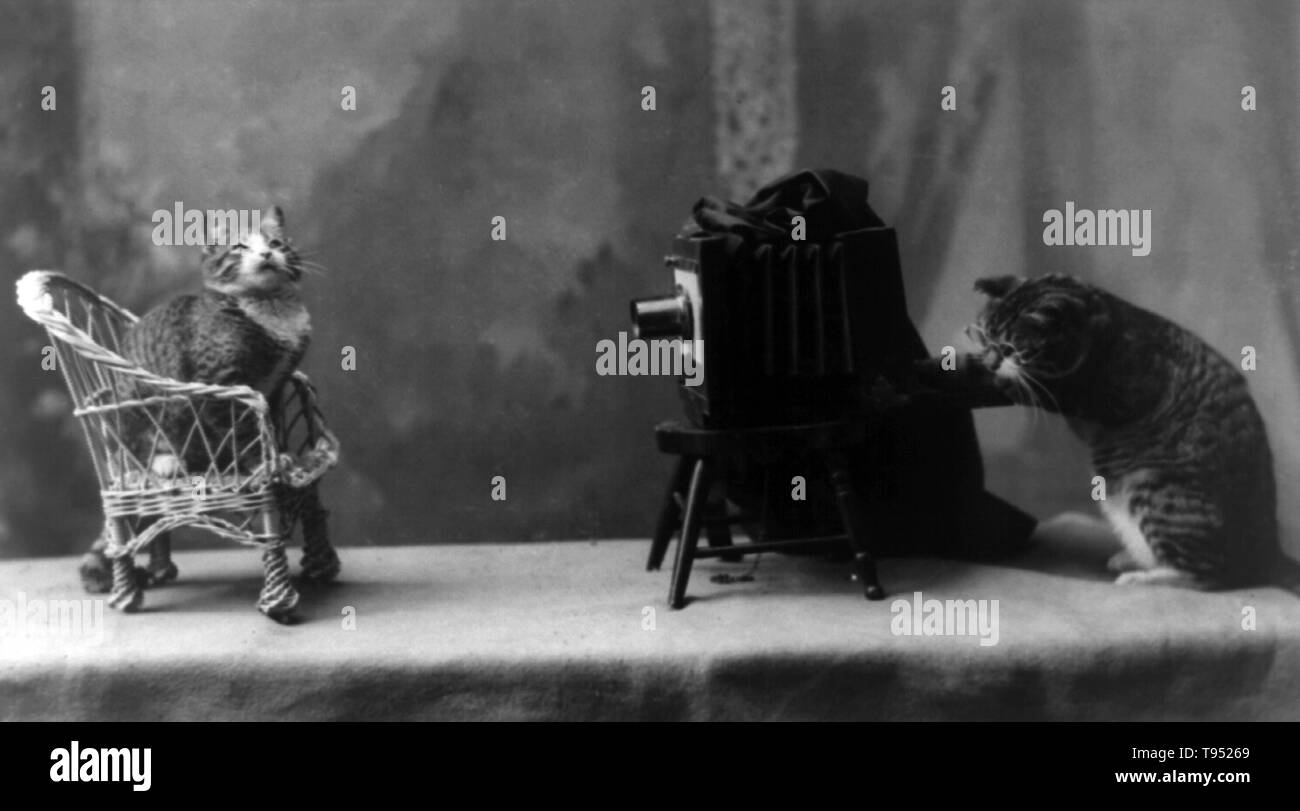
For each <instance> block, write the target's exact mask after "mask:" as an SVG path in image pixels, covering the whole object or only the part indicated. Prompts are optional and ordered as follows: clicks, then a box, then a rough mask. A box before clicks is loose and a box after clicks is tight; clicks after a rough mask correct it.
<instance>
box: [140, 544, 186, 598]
mask: <svg viewBox="0 0 1300 811" xmlns="http://www.w3.org/2000/svg"><path fill="white" fill-rule="evenodd" d="M145 573H146V575H147V576H148V581H149V585H150V586H162V585H165V584H167V583H170V582H172V581H173V580H175V579H176V578H177V576H178V575H179V574H180V570H179V569H177V568H176V564H175V563H173V562H172V534H171V533H170V532H164V533H162V534H161V535H159V536H158V537H157V538H154V540H153V543H151V544H149V563H148V565H147V566H146V568H145Z"/></svg>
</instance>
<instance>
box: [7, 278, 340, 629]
mask: <svg viewBox="0 0 1300 811" xmlns="http://www.w3.org/2000/svg"><path fill="white" fill-rule="evenodd" d="M17 290H18V304H19V306H20V307H22V309H23V311H24V312H25V313H26V314H27V315H28V317H30V318H31V319H32V320H34V321H36V322H37V323H39V324H40V325H41V326H43V327H44V328H45V329H46V331H47V332H48V334H49V336H50V338H51V340H52V343H53V346H54V348H55V354H56V358H57V364H58V368H59V370H60V371H61V372H62V373H63V377H64V379H65V380H66V381H67V384H68V391H69V393H70V394H71V396H72V402H73V414H74V415H75V416H76V417H77V419H78V420H79V422H80V423H81V426H82V428H83V429H84V431H85V435H86V441H87V445H88V447H89V448H90V455H91V459H92V461H93V464H94V468H95V475H96V476H97V477H98V479H99V487H100V496H101V499H102V501H103V506H104V516H105V520H106V523H107V526H106V533H105V534H106V538H107V554H108V556H109V557H110V558H112V559H113V561H114V570H113V596H112V598H111V600H110V602H111V604H112V605H114V607H116V608H121V609H123V610H132V609H134V608H136V607H138V606H139V605H140V604H141V599H142V597H141V595H140V591H139V590H140V584H139V583H138V582H137V580H138V578H137V577H136V576H135V575H134V571H135V570H134V567H133V563H132V559H133V556H134V555H135V554H136V553H138V552H141V551H143V550H145V549H146V548H148V547H149V546H150V545H151V544H152V543H154V541H155V540H156V539H158V538H160V537H164V536H165V533H167V532H169V531H170V530H172V529H175V528H177V527H181V526H186V525H189V526H196V527H201V528H203V529H206V530H209V531H211V532H214V533H216V534H218V535H221V536H223V537H225V538H228V539H230V540H233V541H237V542H240V543H245V544H249V545H252V546H256V547H259V548H261V549H262V550H263V551H262V558H263V562H264V564H265V568H266V585H265V587H264V588H263V592H262V595H261V597H260V598H259V601H258V607H259V608H260V609H261V610H262V611H263V612H264V613H267V614H268V615H271V616H273V617H275V618H277V619H282V618H284V617H286V616H287V615H288V614H289V613H290V612H291V611H292V609H293V607H294V605H296V604H297V600H298V596H297V593H296V591H294V589H293V585H292V583H291V582H290V580H289V574H288V563H287V560H286V557H285V550H284V542H285V539H286V538H287V537H288V535H289V534H291V533H292V531H293V529H294V527H295V525H296V524H298V523H299V521H300V520H301V522H302V524H303V528H304V536H305V545H306V551H305V554H304V561H303V562H304V569H305V572H304V574H305V576H306V577H308V578H309V579H317V580H327V579H331V578H332V577H333V576H334V575H335V574H337V572H338V557H337V555H336V554H335V553H334V550H333V548H332V547H331V546H330V545H329V542H328V540H326V539H325V515H326V512H325V510H324V508H323V507H321V506H320V504H319V498H318V495H317V487H316V483H317V481H318V480H319V479H320V477H321V476H322V475H324V473H325V471H327V470H328V469H330V468H331V467H333V466H334V465H335V464H337V462H338V454H339V444H338V440H337V439H336V438H335V436H334V435H333V434H332V433H330V431H329V430H328V429H327V428H326V427H325V421H324V418H323V416H322V414H321V412H320V409H319V408H318V407H317V404H316V392H315V389H314V388H313V386H312V385H311V382H310V381H309V380H308V379H307V376H306V375H304V374H302V373H301V372H295V373H294V375H293V377H292V379H291V382H290V385H289V386H288V387H287V390H286V392H285V394H284V396H283V397H282V398H281V402H279V403H274V404H271V403H268V402H267V400H266V398H264V397H263V396H262V395H261V394H260V393H259V392H257V391H255V390H254V389H251V388H249V387H247V386H218V385H210V384H206V383H193V382H191V383H185V382H181V381H178V380H173V379H171V378H166V377H160V376H158V375H155V374H152V373H150V372H149V371H147V370H145V369H143V368H140V367H139V366H137V365H135V364H134V363H132V362H131V361H129V360H127V359H126V358H124V357H123V356H122V355H121V354H120V351H121V339H122V337H123V335H124V334H125V332H126V330H127V329H128V328H129V327H130V326H131V325H132V324H134V323H135V322H136V321H137V320H138V319H137V318H136V316H135V315H133V314H132V313H131V312H129V311H128V310H126V309H125V308H123V307H120V306H119V305H117V304H115V303H113V302H112V301H110V300H109V299H107V298H104V297H103V296H100V295H99V294H97V293H95V292H94V291H93V290H91V289H90V288H88V287H85V286H84V285H81V284H78V283H77V282H74V281H72V280H71V279H69V278H67V277H66V276H64V275H62V274H60V273H56V272H52V271H44V270H34V271H31V272H29V273H27V274H26V275H24V276H23V277H22V279H20V280H19V282H18V285H17ZM194 459H201V460H204V462H203V466H202V467H201V468H198V469H187V468H186V467H185V465H184V463H183V462H182V461H181V460H189V461H190V462H191V463H193V460H194Z"/></svg>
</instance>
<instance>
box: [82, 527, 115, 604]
mask: <svg viewBox="0 0 1300 811" xmlns="http://www.w3.org/2000/svg"><path fill="white" fill-rule="evenodd" d="M108 532H109V529H108V526H107V525H106V526H105V527H104V529H103V530H101V531H100V533H99V537H97V538H95V542H94V543H92V544H91V545H90V549H89V550H87V551H86V554H84V555H82V556H81V562H80V563H79V564H78V566H77V574H78V575H80V576H81V587H82V588H83V589H85V590H86V593H87V594H108V593H109V592H110V591H112V590H113V561H111V560H109V557H108V554H107V552H106V551H105V550H106V549H107V548H108Z"/></svg>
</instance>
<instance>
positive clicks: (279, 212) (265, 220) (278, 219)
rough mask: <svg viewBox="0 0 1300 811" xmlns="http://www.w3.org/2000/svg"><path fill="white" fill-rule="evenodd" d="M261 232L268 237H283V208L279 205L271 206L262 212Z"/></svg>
mask: <svg viewBox="0 0 1300 811" xmlns="http://www.w3.org/2000/svg"><path fill="white" fill-rule="evenodd" d="M262 233H263V234H265V235H266V236H267V237H268V238H270V239H282V238H283V237H284V210H283V209H282V208H280V207H279V206H271V207H270V208H269V209H267V210H266V211H264V212H263V213H262Z"/></svg>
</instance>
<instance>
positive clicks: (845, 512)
mask: <svg viewBox="0 0 1300 811" xmlns="http://www.w3.org/2000/svg"><path fill="white" fill-rule="evenodd" d="M826 466H827V469H828V470H829V471H830V474H831V486H832V487H833V488H834V489H835V501H836V503H837V504H838V505H839V508H840V520H841V521H843V522H844V532H845V533H846V534H847V535H848V536H849V543H851V544H852V545H853V576H854V579H855V580H857V581H858V582H859V583H861V584H862V593H863V595H864V596H865V597H866V598H867V599H868V600H883V599H884V598H885V590H884V589H883V588H881V587H880V580H879V579H878V577H877V575H876V561H875V558H873V557H872V556H871V550H870V548H869V547H868V545H867V532H866V527H864V526H863V523H862V503H861V499H860V498H859V497H858V493H857V491H856V490H854V488H853V476H852V474H851V473H850V472H849V465H848V460H847V459H846V458H845V456H844V454H842V453H840V452H831V453H827V454H826Z"/></svg>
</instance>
